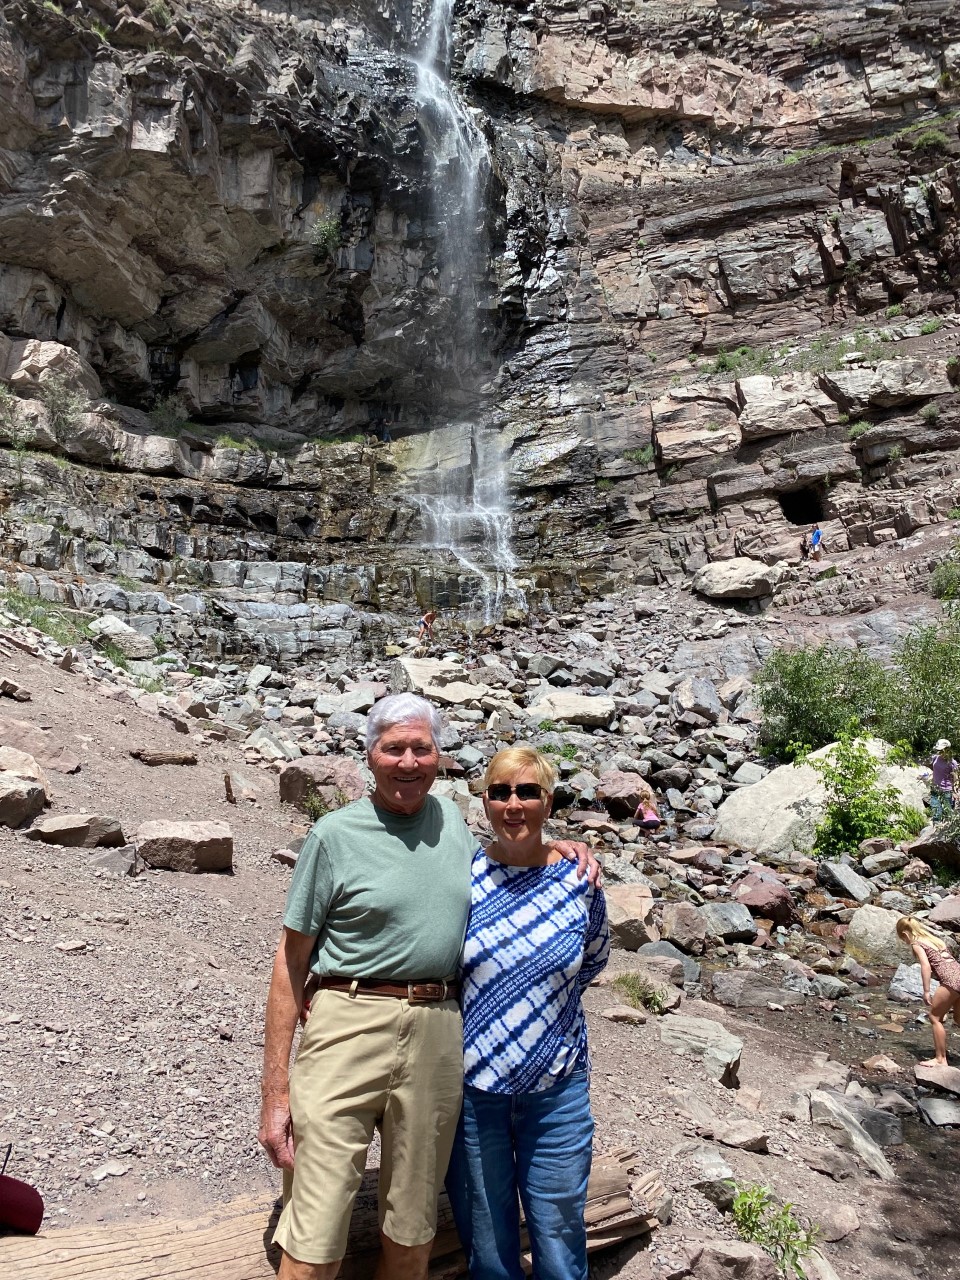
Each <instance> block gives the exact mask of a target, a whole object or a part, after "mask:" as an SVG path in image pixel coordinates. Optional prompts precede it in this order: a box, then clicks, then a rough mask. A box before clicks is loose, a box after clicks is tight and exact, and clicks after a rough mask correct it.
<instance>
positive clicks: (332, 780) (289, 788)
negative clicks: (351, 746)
mask: <svg viewBox="0 0 960 1280" xmlns="http://www.w3.org/2000/svg"><path fill="white" fill-rule="evenodd" d="M366 789H367V788H366V783H365V782H364V780H363V774H362V773H361V772H360V769H359V767H358V766H357V765H356V764H355V763H354V761H353V760H350V759H348V758H347V757H346V756H303V757H301V759H299V760H291V761H290V763H289V764H288V765H285V766H284V768H283V769H282V770H281V772H280V799H281V800H282V801H283V802H284V804H295V805H298V806H300V807H301V808H302V807H303V803H304V801H305V800H306V799H307V798H308V797H309V796H312V795H319V796H321V797H322V799H323V800H324V801H325V802H326V804H327V806H328V807H329V808H331V809H338V808H340V807H341V806H342V805H344V804H347V803H349V802H350V801H351V800H359V799H360V797H361V796H362V795H363V794H364V792H365V791H366Z"/></svg>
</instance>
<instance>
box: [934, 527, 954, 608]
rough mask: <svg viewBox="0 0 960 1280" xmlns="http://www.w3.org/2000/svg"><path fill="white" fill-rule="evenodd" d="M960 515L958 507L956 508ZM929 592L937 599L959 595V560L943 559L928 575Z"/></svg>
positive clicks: (952, 598)
mask: <svg viewBox="0 0 960 1280" xmlns="http://www.w3.org/2000/svg"><path fill="white" fill-rule="evenodd" d="M957 514H958V516H960V508H957ZM930 594H931V595H932V596H936V598H937V599H938V600H956V599H957V597H958V596H960V560H943V561H942V562H941V563H940V564H938V565H937V567H936V568H935V569H934V571H933V573H932V574H931V575H930Z"/></svg>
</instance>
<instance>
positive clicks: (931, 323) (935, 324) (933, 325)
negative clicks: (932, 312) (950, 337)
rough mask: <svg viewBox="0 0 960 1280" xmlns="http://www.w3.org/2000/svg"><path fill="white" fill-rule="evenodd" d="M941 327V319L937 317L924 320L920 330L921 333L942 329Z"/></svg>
mask: <svg viewBox="0 0 960 1280" xmlns="http://www.w3.org/2000/svg"><path fill="white" fill-rule="evenodd" d="M942 328H943V321H942V320H941V319H939V317H938V318H937V319H935V320H924V322H923V324H922V325H921V326H920V332H921V333H922V334H928V333H936V332H937V331H938V330H939V329H942Z"/></svg>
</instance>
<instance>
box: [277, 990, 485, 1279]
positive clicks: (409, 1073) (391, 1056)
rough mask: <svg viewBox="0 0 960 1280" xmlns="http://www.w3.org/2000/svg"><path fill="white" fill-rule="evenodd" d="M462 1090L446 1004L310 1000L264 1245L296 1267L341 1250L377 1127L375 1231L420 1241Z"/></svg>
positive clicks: (336, 996) (340, 995)
mask: <svg viewBox="0 0 960 1280" xmlns="http://www.w3.org/2000/svg"><path fill="white" fill-rule="evenodd" d="M462 1093H463V1028H462V1024H461V1021H460V1009H459V1006H458V1004H457V1002H456V1001H455V1000H446V1001H444V1002H443V1003H439V1004H414V1005H411V1004H410V1003H409V1001H407V1000H397V999H395V998H393V997H392V996H374V995H363V994H358V995H356V996H351V995H349V994H348V993H347V992H345V991H318V992H317V993H316V994H315V995H314V997H313V1001H312V1004H311V1007H310V1017H309V1018H308V1020H307V1025H306V1029H305V1030H304V1033H303V1039H302V1040H301V1042H300V1050H299V1052H298V1054H297V1060H296V1062H295V1063H294V1066H293V1070H292V1071H291V1073H290V1112H291V1115H292V1117H293V1142H294V1153H295V1154H294V1170H293V1173H292V1174H291V1173H285V1174H284V1187H283V1192H284V1207H283V1212H282V1214H281V1215H280V1221H279V1223H278V1224H277V1230H276V1233H275V1235H274V1237H273V1238H274V1241H275V1242H276V1243H277V1244H278V1245H279V1246H280V1247H281V1249H283V1250H284V1251H285V1252H286V1253H288V1254H289V1255H290V1256H291V1258H294V1259H295V1260H296V1261H297V1262H313V1263H318V1262H336V1261H337V1260H338V1259H340V1258H342V1257H343V1256H344V1254H345V1253H346V1249H347V1232H348V1230H349V1226H350V1215H351V1214H352V1212H353V1202H354V1200H355V1199H356V1195H357V1191H358V1190H359V1187H360V1180H361V1178H362V1177H363V1171H364V1167H365V1164H366V1154H367V1147H368V1146H369V1145H370V1141H371V1139H372V1138H373V1131H374V1129H375V1128H379V1129H380V1133H381V1140H382V1147H381V1160H380V1184H379V1196H378V1198H379V1206H380V1229H381V1231H383V1233H384V1234H385V1235H386V1236H387V1237H388V1238H389V1239H390V1240H393V1241H394V1242H395V1243H396V1244H401V1245H424V1244H428V1243H429V1242H430V1241H431V1240H432V1239H433V1237H434V1235H435V1234H436V1230H437V1196H438V1194H439V1192H440V1189H441V1187H442V1186H443V1179H444V1176H445V1175H446V1172H447V1164H448V1162H449V1160H450V1151H451V1149H452V1147H453V1138H454V1134H455V1132H456V1128H457V1120H458V1118H459V1115H460V1101H461V1096H462Z"/></svg>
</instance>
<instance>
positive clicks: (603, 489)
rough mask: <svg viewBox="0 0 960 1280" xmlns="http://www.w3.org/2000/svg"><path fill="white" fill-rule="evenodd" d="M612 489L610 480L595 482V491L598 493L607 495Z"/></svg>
mask: <svg viewBox="0 0 960 1280" xmlns="http://www.w3.org/2000/svg"><path fill="white" fill-rule="evenodd" d="M612 488H613V481H612V480H607V479H606V478H604V479H603V480H598V481H597V489H598V490H599V491H600V493H609V491H610V490H611V489H612Z"/></svg>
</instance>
